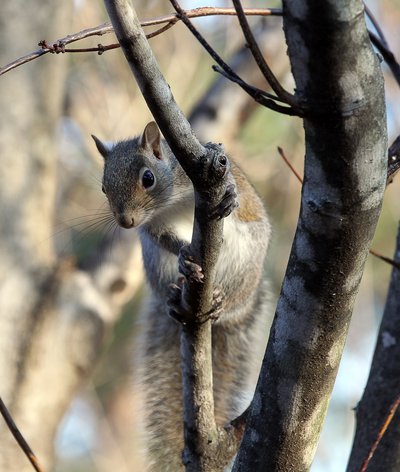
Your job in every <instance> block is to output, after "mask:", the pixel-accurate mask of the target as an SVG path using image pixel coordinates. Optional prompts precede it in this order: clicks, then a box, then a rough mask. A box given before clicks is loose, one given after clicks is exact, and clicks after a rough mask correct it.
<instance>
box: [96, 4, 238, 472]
mask: <svg viewBox="0 0 400 472" xmlns="http://www.w3.org/2000/svg"><path fill="white" fill-rule="evenodd" d="M105 5H106V8H107V11H108V14H109V16H110V20H111V22H112V24H113V27H114V31H115V33H116V36H117V38H118V41H119V43H120V44H121V47H122V49H123V52H124V54H125V57H126V59H127V61H128V63H129V65H130V67H131V70H132V72H133V74H134V76H135V78H136V81H137V83H138V85H139V88H140V90H141V92H142V94H143V97H144V98H145V100H146V103H147V105H148V107H149V108H150V110H151V112H152V114H153V116H154V118H155V119H156V121H157V124H158V125H159V127H160V129H161V131H162V132H163V134H164V137H165V139H166V140H167V142H168V144H169V146H170V148H171V149H172V151H173V153H174V154H175V156H176V157H177V159H178V161H179V163H180V164H181V166H182V167H183V169H184V170H185V172H186V173H187V175H188V176H189V178H190V179H191V181H192V183H193V187H194V194H195V213H194V227H193V237H192V241H191V244H190V252H191V254H192V255H193V258H194V260H195V261H196V262H197V263H198V264H199V265H200V266H201V267H202V271H203V274H204V278H203V280H202V281H200V282H199V281H195V280H187V281H186V283H185V285H184V289H183V299H184V303H185V305H186V306H188V307H190V311H191V313H192V316H191V317H190V319H187V320H186V323H185V326H184V328H183V329H182V334H181V337H182V340H181V349H182V362H183V369H182V373H183V395H184V398H185V401H184V418H183V419H184V435H185V450H184V463H185V465H186V470H187V471H204V472H206V471H208V472H212V471H216V470H220V468H221V466H220V461H221V454H220V453H221V450H223V449H222V448H219V447H218V439H219V437H218V431H217V426H216V423H215V418H214V400H213V392H212V363H211V321H210V320H207V321H205V314H206V313H209V312H210V309H211V302H212V295H213V282H214V276H215V265H216V261H217V258H218V254H219V250H220V247H221V243H222V229H223V226H222V225H223V220H216V219H215V218H210V214H211V212H212V210H213V209H215V208H216V207H217V205H218V204H219V203H220V201H221V199H222V197H223V195H224V193H225V189H226V178H227V172H228V169H229V162H228V160H227V158H226V157H225V156H224V154H223V149H222V148H221V147H220V146H217V145H207V146H202V145H201V144H200V142H199V141H198V139H197V138H196V137H195V136H194V134H193V132H192V129H191V127H190V125H189V122H188V121H187V119H186V118H185V116H184V115H183V113H182V111H181V110H180V108H179V107H178V105H177V104H176V102H175V100H174V97H173V95H172V92H171V89H170V87H169V85H168V84H167V82H166V81H165V79H164V77H163V75H162V74H161V72H160V69H159V67H158V64H157V61H156V59H155V57H154V55H153V53H152V50H151V48H150V46H149V44H148V41H147V39H146V37H145V34H144V32H143V30H142V28H141V26H140V23H139V20H138V18H137V15H136V12H135V11H134V9H133V8H132V6H131V4H130V2H129V1H127V0H105ZM206 386H207V387H210V388H205V387H206ZM216 453H218V457H217V456H216ZM223 461H224V462H227V459H226V458H224V459H223Z"/></svg>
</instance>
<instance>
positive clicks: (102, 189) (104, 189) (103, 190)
mask: <svg viewBox="0 0 400 472" xmlns="http://www.w3.org/2000/svg"><path fill="white" fill-rule="evenodd" d="M101 191H102V192H103V193H106V188H105V187H104V185H102V186H101Z"/></svg>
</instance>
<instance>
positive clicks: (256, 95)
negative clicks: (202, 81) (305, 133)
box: [212, 65, 299, 116]
mask: <svg viewBox="0 0 400 472" xmlns="http://www.w3.org/2000/svg"><path fill="white" fill-rule="evenodd" d="M212 69H213V70H214V71H215V72H218V73H219V74H221V75H223V76H224V77H225V78H227V79H228V80H230V81H232V82H234V83H236V84H238V85H239V86H240V87H241V88H242V89H243V90H244V91H245V92H247V93H248V94H249V95H250V96H251V97H252V98H253V99H254V100H255V101H256V102H257V103H259V104H260V105H262V106H264V107H266V108H269V109H270V110H273V111H276V112H278V113H282V114H284V115H289V116H299V114H298V112H297V111H296V110H294V109H293V108H291V107H285V106H282V105H279V104H277V103H276V102H275V101H274V100H275V98H273V97H274V95H272V94H270V93H268V92H265V91H264V90H260V89H258V88H257V87H253V86H252V85H250V84H248V83H247V82H245V81H244V80H243V79H241V78H240V77H239V76H238V75H236V74H235V73H234V75H232V74H229V73H228V72H226V71H225V70H223V69H222V68H220V67H218V66H215V65H214V66H212ZM267 97H271V98H267ZM276 100H278V101H279V100H280V99H279V98H278V97H277V98H276Z"/></svg>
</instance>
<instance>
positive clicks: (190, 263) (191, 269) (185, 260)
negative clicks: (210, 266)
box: [178, 246, 204, 283]
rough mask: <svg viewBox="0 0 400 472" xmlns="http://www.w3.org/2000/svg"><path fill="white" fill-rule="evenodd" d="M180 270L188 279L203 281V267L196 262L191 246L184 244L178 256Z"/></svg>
mask: <svg viewBox="0 0 400 472" xmlns="http://www.w3.org/2000/svg"><path fill="white" fill-rule="evenodd" d="M178 267H179V272H180V273H181V274H182V275H184V276H185V277H186V278H187V279H190V280H193V281H195V282H199V283H201V282H203V279H204V274H203V269H202V268H201V266H200V265H199V264H196V262H194V259H193V256H192V255H191V254H190V248H189V246H182V247H181V250H180V251H179V257H178Z"/></svg>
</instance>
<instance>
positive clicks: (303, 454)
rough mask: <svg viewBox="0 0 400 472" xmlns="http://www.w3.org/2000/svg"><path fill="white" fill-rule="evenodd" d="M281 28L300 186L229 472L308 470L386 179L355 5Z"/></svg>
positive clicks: (372, 82)
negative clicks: (292, 88) (297, 106)
mask: <svg viewBox="0 0 400 472" xmlns="http://www.w3.org/2000/svg"><path fill="white" fill-rule="evenodd" d="M284 29H285V34H286V38H287V43H288V51H289V57H290V60H291V65H292V70H293V74H294V77H295V81H296V91H297V94H298V96H299V97H301V98H302V99H303V100H304V103H305V106H306V108H307V112H306V113H307V118H306V119H305V120H304V128H305V138H306V161H305V179H304V185H303V191H302V203H301V210H300V217H299V222H298V226H297V230H296V235H295V239H294V243H293V247H292V251H291V256H290V260H289V265H288V268H287V272H286V276H285V279H284V283H283V287H282V292H281V296H280V299H279V302H278V307H277V312H276V315H275V319H274V322H273V326H272V328H271V334H270V340H269V342H268V347H267V351H266V355H265V359H264V363H263V367H262V370H261V374H260V377H259V382H258V386H257V390H256V393H255V396H254V399H253V404H252V410H251V413H250V418H249V420H248V425H247V428H246V432H245V436H244V439H243V441H242V444H241V448H240V451H239V454H238V457H237V460H236V463H235V466H234V470H235V471H239V470H240V471H252V472H255V471H265V470H268V471H269V472H274V471H285V472H289V471H293V472H294V471H295V472H303V471H307V470H308V469H309V467H310V465H311V462H312V460H313V457H314V453H315V449H316V445H317V441H318V438H319V434H320V430H321V427H322V423H323V420H324V417H325V414H326V409H327V406H328V402H329V398H330V395H331V391H332V388H333V383H334V380H335V377H336V373H337V369H338V365H339V361H340V358H341V355H342V350H343V345H344V342H345V338H346V334H347V330H348V326H349V322H350V317H351V312H352V309H353V303H354V299H355V296H356V293H357V290H358V286H359V282H360V279H361V276H362V272H363V268H364V262H365V259H366V255H367V251H368V247H369V245H370V242H371V238H372V236H373V234H374V230H375V225H376V222H377V219H378V216H379V213H380V208H381V203H382V196H383V191H384V188H385V180H386V166H387V158H386V150H387V142H386V117H385V104H384V90H383V80H382V74H381V72H380V69H379V63H378V59H377V58H376V56H375V54H374V52H373V51H372V48H371V45H370V42H369V39H368V34H367V31H366V27H365V22H364V18H363V5H362V3H361V2H360V1H358V0H348V1H340V2H337V1H320V0H318V1H317V0H310V1H305V2H298V1H295V0H288V1H285V2H284ZM338 51H340V54H338Z"/></svg>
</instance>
